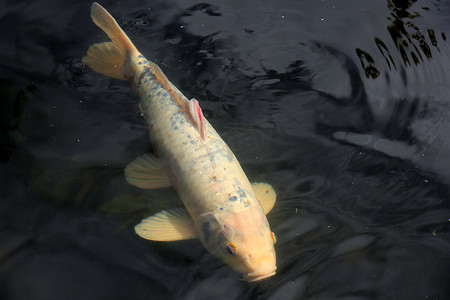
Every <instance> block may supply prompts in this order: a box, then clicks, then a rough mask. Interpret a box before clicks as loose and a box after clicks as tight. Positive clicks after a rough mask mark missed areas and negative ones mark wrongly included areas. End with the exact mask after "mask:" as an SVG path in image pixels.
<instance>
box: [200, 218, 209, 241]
mask: <svg viewBox="0 0 450 300" xmlns="http://www.w3.org/2000/svg"><path fill="white" fill-rule="evenodd" d="M210 227H211V225H210V224H209V222H208V221H207V222H205V223H203V225H202V230H203V237H204V238H205V241H206V242H208V240H209V236H210V233H211V232H210Z"/></svg>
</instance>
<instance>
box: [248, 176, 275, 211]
mask: <svg viewBox="0 0 450 300" xmlns="http://www.w3.org/2000/svg"><path fill="white" fill-rule="evenodd" d="M252 187H253V190H254V191H255V195H256V199H258V200H259V202H260V203H261V206H262V207H263V209H264V213H265V214H266V215H267V214H268V213H269V212H270V211H271V210H272V208H273V206H274V205H275V200H276V198H277V194H276V193H275V190H274V189H273V187H272V186H271V185H270V184H267V183H262V182H255V183H252Z"/></svg>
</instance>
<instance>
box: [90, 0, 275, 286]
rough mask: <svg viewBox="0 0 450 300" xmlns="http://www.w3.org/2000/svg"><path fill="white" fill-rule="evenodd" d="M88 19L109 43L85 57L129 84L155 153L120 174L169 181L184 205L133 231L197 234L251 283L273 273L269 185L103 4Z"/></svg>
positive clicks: (153, 184) (155, 236)
mask: <svg viewBox="0 0 450 300" xmlns="http://www.w3.org/2000/svg"><path fill="white" fill-rule="evenodd" d="M91 16H92V19H93V20H94V22H95V23H96V24H97V25H98V26H99V27H100V28H101V29H103V30H104V31H105V32H106V33H107V34H108V36H109V37H110V38H111V42H104V43H100V44H94V45H92V46H91V47H90V48H89V50H88V53H87V55H86V56H85V57H84V58H83V62H84V63H85V64H86V65H88V66H89V67H91V68H92V69H93V70H94V71H97V72H99V73H102V74H104V75H107V76H110V77H113V78H116V79H121V80H127V81H130V82H131V84H132V85H133V86H134V88H135V90H136V92H137V94H138V96H139V107H140V109H141V111H142V113H143V115H144V117H145V119H146V121H147V123H148V127H149V134H150V139H151V142H152V145H153V148H154V150H155V153H157V156H158V157H155V156H151V155H148V154H146V155H144V156H142V157H139V158H137V159H136V160H135V161H134V162H132V163H130V164H129V165H128V166H127V168H126V169H125V176H126V179H127V181H128V182H129V183H130V184H133V185H135V186H138V187H141V188H149V189H154V188H162V187H168V186H173V187H174V188H175V189H176V190H177V193H178V195H179V196H180V198H181V201H182V202H183V204H184V207H185V208H184V209H183V208H174V209H170V210H164V211H161V212H159V213H157V214H155V215H153V216H150V217H148V218H146V219H144V220H143V221H142V222H141V223H140V224H138V225H137V226H136V227H135V230H136V233H137V234H138V235H139V236H141V237H143V238H146V239H149V240H159V241H173V240H182V239H192V238H198V239H199V240H200V241H201V242H202V244H203V245H204V246H205V247H206V248H207V249H208V250H209V251H210V252H211V253H212V254H213V255H215V256H217V257H218V258H220V259H222V260H223V261H224V262H225V263H227V264H228V265H229V266H230V267H231V268H233V269H234V270H236V271H238V272H241V273H243V274H244V277H245V278H246V279H247V280H249V281H258V280H262V279H265V278H267V277H270V276H272V275H274V274H275V270H276V258H275V250H274V246H273V245H274V243H275V236H274V234H273V232H271V231H270V226H269V223H268V221H267V218H266V214H267V213H268V212H269V211H270V210H271V209H272V207H273V205H274V202H275V198H276V196H275V192H274V191H273V189H272V187H271V186H270V185H268V184H264V183H254V184H251V183H250V182H249V180H248V179H247V176H246V175H245V173H244V171H243V170H242V168H241V166H240V164H239V162H238V161H237V159H236V157H235V156H234V154H233V152H232V151H231V150H230V148H229V147H228V146H227V145H226V143H225V142H224V141H223V140H222V139H221V138H220V136H219V135H218V133H217V132H216V131H215V130H214V128H213V127H212V126H211V124H210V123H209V122H208V121H207V120H206V118H205V117H204V116H203V113H202V111H201V108H200V106H199V103H198V101H197V100H195V99H191V100H189V99H187V98H186V97H185V96H184V95H183V94H182V93H181V92H180V91H179V90H178V89H177V88H176V87H175V86H174V85H173V84H172V83H170V81H169V80H168V79H167V78H166V76H165V75H164V74H163V72H162V71H161V69H160V68H159V67H158V66H157V65H156V64H155V63H153V62H151V61H148V60H147V59H146V58H145V57H144V56H143V55H142V54H141V53H139V51H138V50H137V49H136V48H135V46H134V45H133V44H132V42H131V41H130V39H129V38H128V36H127V35H126V34H125V33H124V32H123V31H122V29H120V27H119V26H118V24H117V22H116V21H115V20H114V18H113V17H112V16H111V15H110V14H109V13H108V12H107V11H106V10H105V9H104V8H103V7H102V6H100V5H99V4H98V3H93V4H92V7H91Z"/></svg>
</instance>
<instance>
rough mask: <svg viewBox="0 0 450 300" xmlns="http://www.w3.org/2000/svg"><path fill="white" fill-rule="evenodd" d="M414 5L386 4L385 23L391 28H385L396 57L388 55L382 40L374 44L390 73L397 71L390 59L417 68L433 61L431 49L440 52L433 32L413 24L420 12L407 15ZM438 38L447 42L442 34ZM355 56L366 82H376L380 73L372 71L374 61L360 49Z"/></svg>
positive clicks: (426, 8)
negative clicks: (396, 52)
mask: <svg viewBox="0 0 450 300" xmlns="http://www.w3.org/2000/svg"><path fill="white" fill-rule="evenodd" d="M415 2H417V1H390V0H388V1H387V5H388V8H389V10H390V15H389V16H388V17H387V19H388V20H389V21H391V24H389V25H388V26H387V30H388V32H389V35H390V37H391V38H392V41H393V42H394V45H395V48H396V51H398V54H399V55H391V53H390V51H389V47H388V46H387V45H386V43H385V42H383V40H382V39H380V38H378V37H375V38H374V40H375V44H376V45H377V48H378V51H379V52H380V53H381V55H382V56H383V57H384V61H385V63H386V65H387V66H388V68H389V70H397V64H398V63H397V64H396V62H395V60H394V58H393V57H399V58H401V59H402V61H403V65H404V66H405V67H408V66H411V65H412V64H414V65H416V66H417V65H418V64H420V63H423V62H424V60H425V59H428V60H430V59H432V58H433V53H432V51H431V47H434V48H436V50H438V51H440V49H439V46H438V40H437V38H436V35H435V32H434V29H432V28H421V27H419V26H418V25H415V24H414V19H416V18H420V17H421V15H420V14H419V12H417V11H415V10H414V11H413V12H412V13H411V12H410V10H412V9H413V8H412V6H413V5H414V3H415ZM420 9H421V10H424V11H429V10H430V8H429V7H421V8H420ZM440 38H441V39H442V40H443V41H446V39H447V38H446V35H445V33H444V32H441V34H440ZM356 54H357V55H358V57H359V60H360V61H361V66H362V68H363V69H364V71H365V75H366V78H374V79H375V78H377V77H378V76H379V75H380V71H379V70H378V69H377V68H376V67H375V61H374V59H373V57H372V56H371V55H370V54H369V53H367V52H366V51H364V50H361V49H359V48H356Z"/></svg>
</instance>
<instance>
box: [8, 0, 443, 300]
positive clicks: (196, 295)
mask: <svg viewBox="0 0 450 300" xmlns="http://www.w3.org/2000/svg"><path fill="white" fill-rule="evenodd" d="M28 2H29V4H26V3H23V4H8V5H7V9H5V10H2V11H1V12H0V25H2V26H0V30H1V31H2V35H0V41H1V43H0V45H1V46H0V51H1V53H0V96H1V99H2V102H1V104H0V106H1V109H0V116H1V119H0V126H1V140H0V145H1V148H0V149H1V160H2V168H0V172H1V177H0V178H1V181H0V182H1V188H2V199H1V200H0V219H1V220H2V222H1V224H0V234H1V237H2V238H1V239H0V279H1V280H0V294H1V295H2V297H3V298H4V299H21V300H22V299H34V300H36V299H37V300H39V299H106V298H107V299H284V300H286V299H383V300H384V299H447V298H449V295H450V290H449V288H448V287H449V286H450V284H449V280H448V278H449V277H448V274H447V273H448V270H449V267H450V257H449V254H448V253H450V251H449V250H450V249H449V248H450V245H449V236H448V234H449V229H450V207H449V204H448V200H447V199H448V198H449V189H448V184H449V180H448V178H449V177H448V176H450V172H449V171H448V170H450V161H449V158H448V157H450V155H449V154H450V146H449V145H450V141H449V139H448V132H449V131H450V127H449V125H448V124H449V122H448V120H449V117H448V112H449V111H450V108H449V106H448V101H447V100H448V95H449V88H448V87H449V86H450V85H449V79H448V75H447V73H448V66H449V63H450V62H449V47H448V45H447V42H446V33H447V32H448V29H449V25H450V24H449V23H448V20H447V16H448V12H449V11H450V7H448V5H447V4H442V3H440V2H436V1H425V2H424V1H420V2H419V1H391V0H388V1H360V0H358V1H356V0H355V1H350V2H348V3H345V4H342V3H338V2H335V1H316V2H308V1H298V2H296V3H295V4H293V2H292V1H276V2H274V1H263V3H262V2H260V1H259V2H255V1H244V2H242V1H227V2H222V1H213V2H208V3H199V2H189V3H186V2H183V1H179V2H177V1H169V2H167V1H160V2H158V1H156V2H154V3H147V4H145V3H144V4H143V3H142V2H139V1H131V2H127V3H109V4H108V3H102V4H103V5H104V6H105V7H107V8H108V9H109V10H110V11H111V13H112V14H113V15H115V16H116V17H117V19H118V22H119V24H121V26H122V27H123V28H124V29H125V30H126V31H127V33H129V35H130V37H131V39H132V40H133V41H134V42H135V43H136V45H137V46H138V48H139V49H140V50H141V51H142V52H143V53H144V54H145V55H146V56H147V57H148V58H150V59H152V60H154V61H157V62H158V63H159V64H160V65H161V67H162V68H163V70H164V72H165V73H166V74H167V75H168V77H169V78H170V79H171V81H172V82H173V83H174V84H175V85H176V86H178V87H179V88H180V90H182V91H183V92H184V93H185V94H186V95H187V96H188V97H195V98H197V99H199V101H200V104H201V106H202V108H203V110H204V112H205V115H206V117H207V118H208V119H209V120H210V122H211V123H212V124H213V126H214V127H215V128H216V129H217V131H218V132H219V133H220V134H221V135H222V137H223V138H224V140H225V141H226V142H227V143H228V144H229V146H230V148H232V149H233V151H234V152H235V154H236V156H237V157H238V159H239V160H240V161H241V162H242V166H243V168H244V170H245V171H246V173H247V174H248V176H249V178H250V180H251V181H261V182H269V183H271V184H273V186H274V187H275V188H276V191H277V195H278V202H277V204H276V206H275V208H274V209H273V211H272V212H271V213H270V214H269V215H268V219H269V222H270V224H271V227H272V229H273V231H274V232H275V233H276V235H277V237H278V242H277V244H276V251H277V259H278V270H277V275H276V276H274V277H272V278H270V279H268V280H267V281H264V282H260V283H247V282H244V281H240V280H239V274H236V273H234V272H233V271H231V270H230V269H229V268H227V267H226V266H225V265H224V264H223V263H221V262H220V261H219V260H217V259H215V258H214V257H212V256H211V255H210V254H209V253H208V252H207V251H206V250H205V249H204V248H203V247H202V246H201V245H200V243H199V242H198V241H195V240H192V241H181V242H175V243H158V242H151V241H144V240H142V239H140V238H139V237H137V236H136V235H135V234H134V231H133V226H134V225H135V224H136V223H137V222H138V221H139V220H140V219H141V218H142V217H144V216H147V215H150V214H153V213H155V212H157V211H160V210H162V209H164V208H167V207H174V206H178V205H179V204H180V203H179V199H178V198H177V196H176V194H175V192H174V191H173V190H171V189H162V190H157V191H142V190H139V189H137V188H134V187H132V186H130V185H128V184H127V183H126V182H125V180H124V178H123V168H124V166H126V164H127V163H128V162H130V161H132V160H133V159H134V158H135V157H137V156H138V155H141V154H142V153H143V152H148V151H151V150H150V148H151V147H150V145H149V142H148V135H147V133H146V125H145V122H144V120H143V119H142V118H141V117H140V113H139V109H138V108H137V106H136V96H135V95H134V92H133V90H132V89H131V88H130V87H129V86H128V85H127V84H126V83H123V82H118V81H115V80H110V79H107V78H105V77H104V76H99V75H97V74H94V73H93V72H92V71H90V70H88V69H87V68H86V67H85V66H83V65H82V63H81V61H80V59H81V57H82V56H83V55H84V54H85V51H86V49H87V47H88V46H89V45H90V44H91V43H92V42H94V41H98V39H99V37H98V35H99V34H100V33H99V31H98V29H97V28H95V25H93V24H92V22H91V21H90V19H89V7H90V2H85V3H79V2H73V3H70V1H69V2H67V3H66V2H65V4H64V5H65V6H64V9H62V8H61V4H60V3H59V2H58V3H57V2H54V3H53V5H51V4H49V5H48V6H46V8H45V9H42V7H41V5H40V4H39V3H38V2H33V1H32V0H29V1H28ZM30 11H33V14H31V13H30ZM61 11H64V14H61V15H60V14H59V12H61ZM56 16H59V17H56ZM13 20H21V21H22V23H23V26H19V27H18V26H13V24H15V23H14V22H13ZM11 36H14V39H11ZM102 38H104V39H106V36H103V35H102ZM16 47H20V49H16ZM39 58H40V59H39ZM41 63H42V66H40V64H41Z"/></svg>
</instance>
